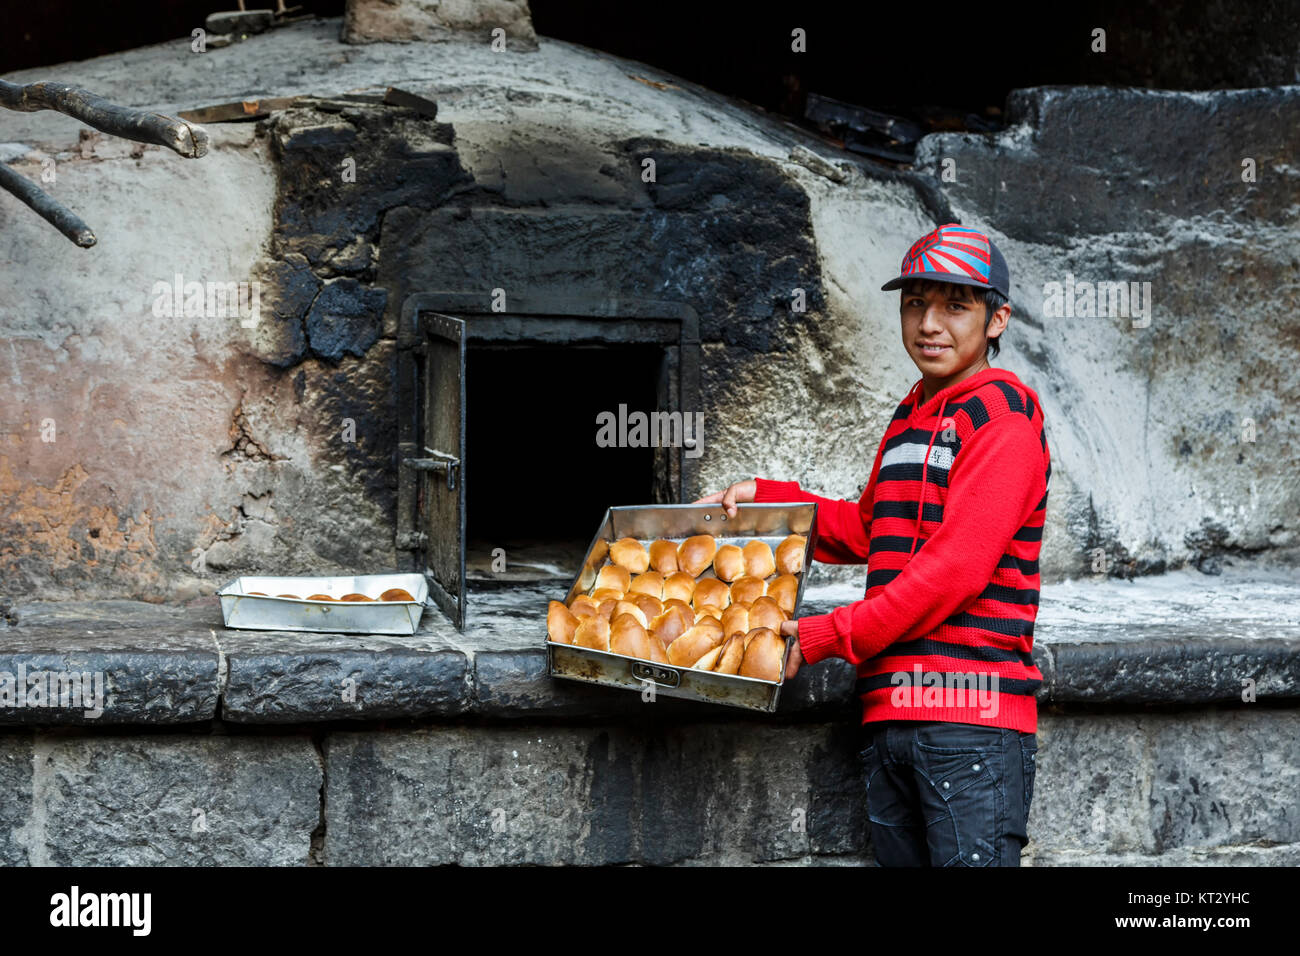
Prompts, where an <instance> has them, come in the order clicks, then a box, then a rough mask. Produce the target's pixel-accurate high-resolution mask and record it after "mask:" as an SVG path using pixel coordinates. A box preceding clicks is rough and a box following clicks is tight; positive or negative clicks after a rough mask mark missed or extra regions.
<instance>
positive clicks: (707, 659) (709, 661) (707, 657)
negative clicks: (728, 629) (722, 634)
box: [691, 645, 722, 671]
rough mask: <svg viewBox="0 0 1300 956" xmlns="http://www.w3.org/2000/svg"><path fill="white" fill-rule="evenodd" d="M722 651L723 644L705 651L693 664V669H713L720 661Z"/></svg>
mask: <svg viewBox="0 0 1300 956" xmlns="http://www.w3.org/2000/svg"><path fill="white" fill-rule="evenodd" d="M721 653H722V646H721V645H719V646H718V647H715V648H713V650H711V651H705V652H704V654H703V655H702V656H701V657H700V659H699V660H697V661H696V662H695V663H694V664H692V665H691V670H697V671H711V670H713V665H714V664H716V663H717V662H718V655H720V654H721Z"/></svg>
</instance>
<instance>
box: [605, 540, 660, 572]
mask: <svg viewBox="0 0 1300 956" xmlns="http://www.w3.org/2000/svg"><path fill="white" fill-rule="evenodd" d="M609 560H611V561H613V562H614V563H615V564H617V565H618V566H619V567H621V568H627V569H628V570H629V571H631V572H632V573H633V574H640V573H641V572H642V571H644V570H645V569H646V568H648V567H650V555H649V554H647V553H646V549H645V546H644V545H643V544H641V542H640V541H638V540H637V539H636V538H619V539H618V540H617V541H615V542H614V543H613V544H611V545H610V546H609Z"/></svg>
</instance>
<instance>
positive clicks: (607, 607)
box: [596, 597, 623, 621]
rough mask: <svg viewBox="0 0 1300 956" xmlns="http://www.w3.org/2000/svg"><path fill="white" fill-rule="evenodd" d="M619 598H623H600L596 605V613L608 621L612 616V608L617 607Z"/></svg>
mask: <svg viewBox="0 0 1300 956" xmlns="http://www.w3.org/2000/svg"><path fill="white" fill-rule="evenodd" d="M621 600H623V599H622V598H616V597H607V598H604V599H602V600H601V601H599V602H598V603H597V605H596V613H597V614H598V615H600V616H601V617H603V618H604V619H605V620H607V621H608V620H609V619H610V618H612V617H613V616H614V608H616V607H618V602H619V601H621Z"/></svg>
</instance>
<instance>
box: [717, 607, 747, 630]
mask: <svg viewBox="0 0 1300 956" xmlns="http://www.w3.org/2000/svg"><path fill="white" fill-rule="evenodd" d="M749 630H750V627H749V608H748V607H747V606H746V605H744V604H733V605H731V607H729V608H727V609H726V610H725V611H723V612H722V633H723V634H726V635H727V636H728V637H730V636H731V635H732V634H735V633H736V632H737V631H739V632H740V633H741V634H747V633H749Z"/></svg>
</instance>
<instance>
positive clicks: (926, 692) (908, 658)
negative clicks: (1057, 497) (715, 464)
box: [754, 369, 1052, 733]
mask: <svg viewBox="0 0 1300 956" xmlns="http://www.w3.org/2000/svg"><path fill="white" fill-rule="evenodd" d="M922 400H923V393H922V391H921V382H919V381H918V382H917V383H916V385H914V386H913V387H912V389H911V391H910V392H908V394H907V397H906V398H904V399H903V401H902V403H901V404H900V405H899V406H898V410H897V411H896V412H894V417H893V420H892V421H891V422H890V423H889V427H888V428H886V429H885V435H884V438H883V439H882V441H881V443H880V448H879V450H878V451H877V452H876V461H875V464H874V465H873V466H872V469H871V479H870V480H869V481H868V482H867V487H866V490H865V491H863V493H862V498H861V499H860V500H859V501H844V500H837V499H834V498H824V497H822V496H820V495H815V494H812V493H810V492H807V491H804V490H803V489H802V488H800V487H799V484H798V482H794V481H770V480H768V479H765V478H757V479H755V481H756V484H757V486H758V487H757V494H756V495H755V498H754V500H755V501H815V502H817V546H816V548H815V550H814V552H813V558H814V560H817V561H823V562H826V563H829V564H862V563H864V562H865V563H866V564H867V572H868V573H867V592H866V597H865V598H864V599H863V600H861V601H855V602H853V603H852V604H847V605H845V606H843V607H838V608H836V609H835V610H834V611H832V612H831V613H829V614H819V615H812V616H809V617H803V618H800V619H799V647H800V650H801V651H802V653H803V656H804V659H805V660H806V661H807V662H808V663H810V664H815V663H816V662H817V661H819V660H822V659H823V658H826V657H842V658H844V659H846V660H848V661H849V662H850V663H853V664H855V665H856V666H857V669H858V681H857V692H858V694H859V696H860V697H861V699H862V722H863V723H864V724H865V723H868V722H871V721H880V720H940V721H950V722H955V723H965V724H980V725H984V726H989V727H1008V728H1011V729H1014V730H1018V731H1022V732H1025V733H1036V732H1037V729H1038V708H1037V706H1036V703H1035V699H1034V692H1035V691H1036V690H1037V689H1038V687H1039V686H1040V685H1041V684H1042V679H1043V675H1042V673H1041V672H1040V671H1039V670H1038V668H1037V667H1035V666H1034V663H1033V660H1032V659H1031V658H1030V651H1031V650H1032V648H1033V640H1034V638H1033V635H1034V620H1035V618H1036V617H1037V615H1038V584H1039V582H1038V552H1039V548H1040V546H1041V543H1042V536H1043V516H1044V514H1045V511H1046V508H1047V488H1048V483H1049V481H1050V479H1051V474H1052V465H1051V457H1050V453H1049V451H1048V448H1047V438H1046V435H1045V433H1044V430H1043V411H1042V403H1041V402H1040V401H1039V399H1038V396H1037V395H1036V394H1035V393H1034V392H1033V390H1032V389H1030V388H1028V387H1027V386H1026V385H1025V384H1024V383H1023V382H1021V381H1020V379H1019V378H1017V377H1016V375H1015V374H1014V373H1012V372H1008V371H1006V370H1005V369H986V370H984V371H982V372H977V373H976V374H974V375H972V376H970V377H969V378H967V379H966V380H964V381H962V382H958V383H957V384H956V385H952V386H949V387H948V388H946V389H944V390H943V391H941V392H939V393H938V394H937V395H935V396H934V398H932V399H930V400H929V401H928V402H923V401H922ZM922 502H923V503H924V507H923V508H921V507H918V506H919V505H920V504H921V503H922Z"/></svg>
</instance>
